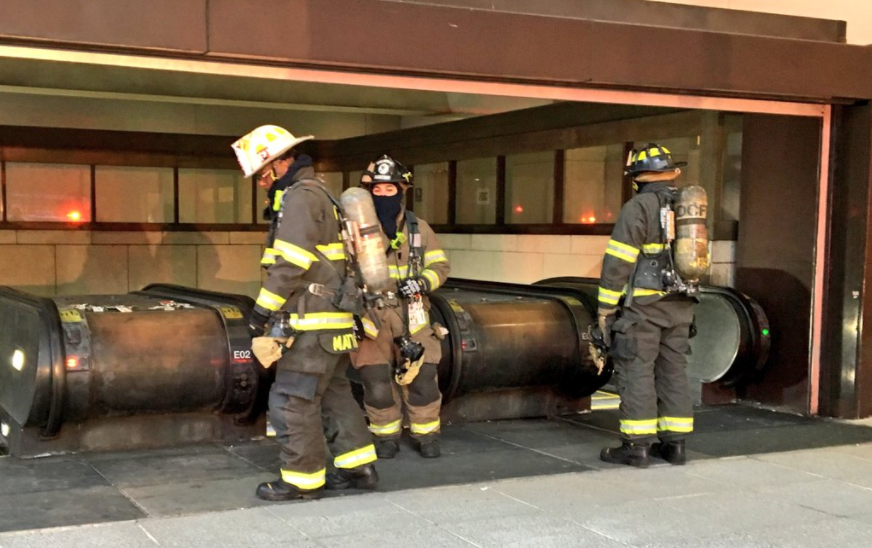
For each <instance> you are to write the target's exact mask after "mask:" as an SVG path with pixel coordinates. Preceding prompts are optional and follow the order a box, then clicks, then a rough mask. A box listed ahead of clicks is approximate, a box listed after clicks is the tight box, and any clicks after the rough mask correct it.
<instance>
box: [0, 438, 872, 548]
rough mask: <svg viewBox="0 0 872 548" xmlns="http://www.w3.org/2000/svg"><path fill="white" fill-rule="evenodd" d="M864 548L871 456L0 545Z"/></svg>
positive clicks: (350, 499)
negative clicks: (828, 547) (822, 547)
mask: <svg viewBox="0 0 872 548" xmlns="http://www.w3.org/2000/svg"><path fill="white" fill-rule="evenodd" d="M274 543H279V545H281V546H282V547H283V548H297V547H313V548H314V547H334V546H335V547H343V548H353V547H373V546H377V547H379V548H391V547H398V548H399V547H402V548H409V547H410V546H411V547H414V546H421V547H428V548H429V547H432V548H437V547H470V546H480V547H490V546H493V547H511V546H534V547H575V546H585V547H591V548H598V547H603V548H626V547H645V548H655V547H664V548H666V547H669V548H683V547H688V548H690V547H693V548H708V547H712V548H714V547H728V546H729V547H749V548H750V547H754V548H756V547H779V548H781V547H797V548H800V547H809V548H812V547H814V548H817V547H821V546H834V547H839V548H851V547H857V548H868V547H869V546H872V443H865V444H859V445H847V446H835V447H828V448H821V449H811V450H803V451H791V452H785V453H771V454H765V455H755V456H747V457H728V458H721V459H708V460H699V461H695V462H691V463H689V464H688V465H687V466H685V467H671V466H669V465H667V464H658V465H656V466H654V467H652V468H649V469H648V470H636V469H628V468H622V467H618V468H608V469H602V470H597V471H587V472H570V473H564V474H558V475H550V476H534V477H526V478H520V479H507V480H498V481H487V482H481V483H473V484H467V485H455V486H450V487H430V488H421V489H411V490H406V491H394V492H389V493H372V494H365V495H359V496H347V497H335V498H329V499H324V500H321V501H316V502H305V503H286V504H272V505H267V506H263V507H259V508H248V509H242V510H231V511H226V512H211V513H204V514H195V515H188V516H182V517H165V518H146V519H140V520H135V521H125V522H116V523H110V524H103V525H85V526H79V527H68V528H59V529H43V530H39V531H20V532H13V533H5V534H0V546H2V547H3V548H24V547H37V546H64V547H70V548H74V547H79V546H81V547H100V546H124V547H140V546H141V547H154V546H179V547H204V548H215V547H222V546H228V547H229V546H234V547H237V546H266V545H276V544H274Z"/></svg>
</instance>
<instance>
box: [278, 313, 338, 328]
mask: <svg viewBox="0 0 872 548" xmlns="http://www.w3.org/2000/svg"><path fill="white" fill-rule="evenodd" d="M290 323H291V327H293V328H294V329H296V330H298V331H317V330H319V329H351V328H352V327H353V326H354V317H353V316H352V315H351V314H350V313H347V312H312V313H309V314H306V316H305V317H304V318H303V319H300V317H299V316H298V315H297V314H291V321H290Z"/></svg>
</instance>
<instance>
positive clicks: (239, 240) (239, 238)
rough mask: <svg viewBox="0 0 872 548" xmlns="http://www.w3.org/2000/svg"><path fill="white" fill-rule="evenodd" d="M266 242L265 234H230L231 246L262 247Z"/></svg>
mask: <svg viewBox="0 0 872 548" xmlns="http://www.w3.org/2000/svg"><path fill="white" fill-rule="evenodd" d="M265 241H266V232H231V233H230V243H231V244H253V245H262V244H263V243H264V242H265Z"/></svg>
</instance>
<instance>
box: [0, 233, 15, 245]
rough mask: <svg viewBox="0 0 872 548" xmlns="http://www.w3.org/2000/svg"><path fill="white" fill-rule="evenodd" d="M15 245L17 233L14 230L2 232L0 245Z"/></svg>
mask: <svg viewBox="0 0 872 548" xmlns="http://www.w3.org/2000/svg"><path fill="white" fill-rule="evenodd" d="M14 243H15V231H14V230H0V244H14Z"/></svg>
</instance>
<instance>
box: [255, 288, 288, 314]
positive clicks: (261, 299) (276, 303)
mask: <svg viewBox="0 0 872 548" xmlns="http://www.w3.org/2000/svg"><path fill="white" fill-rule="evenodd" d="M285 302H287V299H283V298H281V297H279V296H278V295H276V294H275V293H271V292H270V291H268V290H267V289H266V288H265V287H262V288H260V294H259V295H258V296H257V302H256V304H258V305H260V306H262V307H263V308H266V309H267V310H272V311H273V312H277V311H278V310H279V309H280V308H281V307H282V306H284V304H285Z"/></svg>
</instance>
